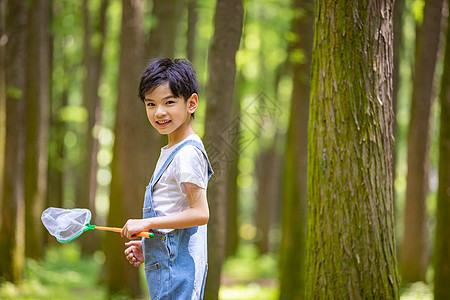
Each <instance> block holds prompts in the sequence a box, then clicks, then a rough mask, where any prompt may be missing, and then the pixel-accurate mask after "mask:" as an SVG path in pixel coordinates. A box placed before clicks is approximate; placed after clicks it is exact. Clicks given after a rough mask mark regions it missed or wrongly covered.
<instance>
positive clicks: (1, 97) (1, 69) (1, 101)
mask: <svg viewBox="0 0 450 300" xmlns="http://www.w3.org/2000/svg"><path fill="white" fill-rule="evenodd" d="M5 5H6V1H3V0H0V216H1V215H2V196H3V179H4V173H5V170H4V160H3V157H5V139H6V112H5V110H6V86H5V66H6V55H5V44H6V41H5V38H6V34H5ZM0 230H1V222H0Z"/></svg>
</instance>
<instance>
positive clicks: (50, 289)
mask: <svg viewBox="0 0 450 300" xmlns="http://www.w3.org/2000/svg"><path fill="white" fill-rule="evenodd" d="M102 259H103V257H102V255H101V253H96V254H95V255H93V257H92V258H81V257H80V251H79V248H78V247H77V244H75V243H72V244H64V245H58V246H57V247H51V248H48V249H47V250H46V253H45V256H44V259H43V260H42V261H40V262H37V261H35V260H32V259H27V261H26V264H25V274H24V280H23V281H22V282H21V283H20V284H18V285H14V284H12V283H10V282H4V283H2V284H1V286H0V298H1V299H64V300H72V299H74V300H75V299H102V298H105V295H106V293H105V289H104V288H102V287H101V286H99V285H97V281H98V276H99V273H100V270H101V264H102Z"/></svg>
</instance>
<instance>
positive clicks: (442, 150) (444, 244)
mask: <svg viewBox="0 0 450 300" xmlns="http://www.w3.org/2000/svg"><path fill="white" fill-rule="evenodd" d="M439 99H440V104H441V118H440V134H439V187H438V192H437V209H436V236H435V239H434V299H436V300H441V299H442V300H444V299H450V286H449V284H448V283H449V282H450V14H449V17H448V21H447V37H446V46H445V53H444V72H443V74H442V79H441V91H440V94H439Z"/></svg>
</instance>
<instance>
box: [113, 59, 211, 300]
mask: <svg viewBox="0 0 450 300" xmlns="http://www.w3.org/2000/svg"><path fill="white" fill-rule="evenodd" d="M139 97H140V98H141V100H142V101H143V102H144V104H145V109H146V113H147V117H148V120H149V121H150V124H151V125H152V126H153V127H154V128H155V129H156V130H157V131H158V132H159V133H160V134H166V135H167V136H168V144H167V146H165V147H163V148H162V149H161V154H160V157H159V159H158V162H157V164H156V168H155V172H154V173H153V176H152V179H151V180H150V183H149V185H148V186H147V189H146V192H145V201H144V209H143V212H144V213H143V219H130V220H128V221H127V222H126V224H125V225H124V226H123V229H122V232H121V234H122V236H125V237H127V238H129V239H132V238H135V234H136V233H138V232H140V231H152V232H153V233H154V234H155V237H154V238H152V239H149V238H143V239H142V241H131V242H128V243H126V245H127V246H128V248H127V249H126V250H125V255H126V257H127V259H128V260H129V262H130V263H131V264H134V265H135V266H139V265H140V264H141V263H142V262H145V274H146V278H147V285H148V288H149V291H150V296H151V298H152V299H202V297H203V290H204V284H205V279H206V272H207V242H206V235H207V234H206V223H207V222H208V220H209V209H208V202H207V198H206V188H207V184H208V180H209V178H210V177H211V175H212V173H213V171H212V169H211V165H210V163H209V161H208V157H207V154H206V151H205V149H204V146H203V143H202V141H201V139H200V137H199V136H198V135H197V134H195V132H194V130H193V128H192V125H191V119H192V118H193V115H194V113H195V110H196V109H197V107H198V82H197V76H196V74H195V71H194V69H193V67H192V65H191V64H190V62H189V61H188V60H186V59H175V60H173V61H172V60H170V59H168V58H158V59H154V60H152V61H151V62H150V64H149V65H148V66H147V68H146V69H145V71H144V74H143V75H142V78H141V82H140V86H139Z"/></svg>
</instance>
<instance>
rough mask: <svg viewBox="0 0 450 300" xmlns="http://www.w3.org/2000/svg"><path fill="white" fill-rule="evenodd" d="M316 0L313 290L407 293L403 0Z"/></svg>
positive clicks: (352, 295) (377, 295) (310, 294)
mask: <svg viewBox="0 0 450 300" xmlns="http://www.w3.org/2000/svg"><path fill="white" fill-rule="evenodd" d="M316 3H317V6H316V20H315V34H314V48H313V58H312V80H311V101H310V105H311V107H310V114H309V127H308V129H309V133H308V134H309V136H308V237H307V260H306V270H307V271H306V272H307V279H306V299H317V298H319V299H362V298H364V299H398V298H399V290H398V286H399V278H398V275H397V262H396V253H395V251H396V247H395V239H394V211H393V208H394V207H393V186H392V143H393V137H392V121H393V120H392V118H393V116H392V67H393V61H392V60H393V49H392V44H393V43H392V42H393V28H392V8H393V7H392V6H393V2H392V1H376V2H370V3H369V2H361V1H355V0H353V1H339V2H330V1H322V0H319V1H317V2H316Z"/></svg>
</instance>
